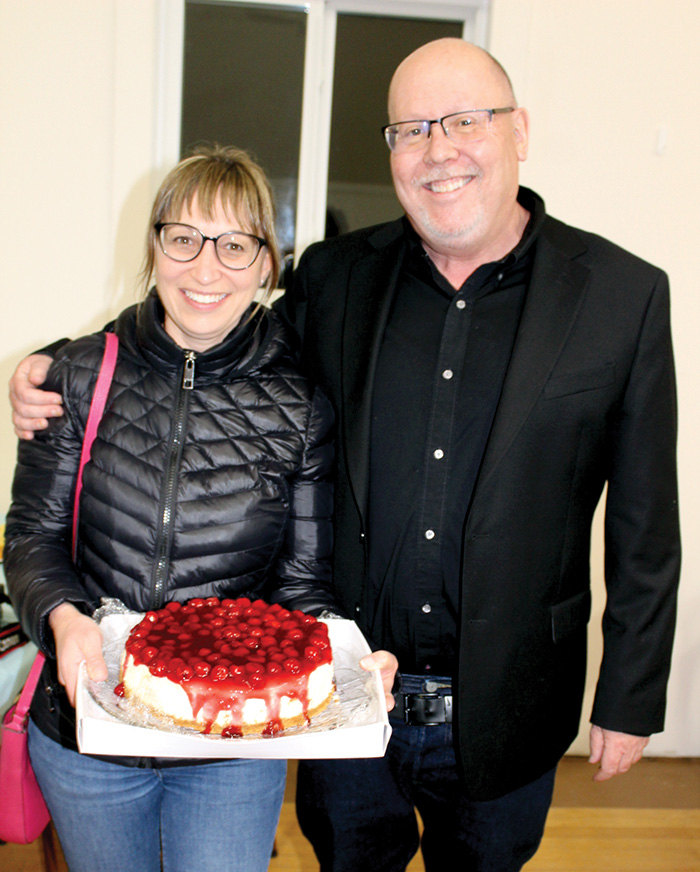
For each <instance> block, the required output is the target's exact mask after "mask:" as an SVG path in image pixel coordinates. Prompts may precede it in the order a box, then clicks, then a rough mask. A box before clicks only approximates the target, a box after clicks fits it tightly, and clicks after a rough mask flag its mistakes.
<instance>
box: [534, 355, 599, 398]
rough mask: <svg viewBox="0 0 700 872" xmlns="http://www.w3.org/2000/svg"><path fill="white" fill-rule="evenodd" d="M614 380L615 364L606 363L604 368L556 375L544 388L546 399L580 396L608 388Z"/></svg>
mask: <svg viewBox="0 0 700 872" xmlns="http://www.w3.org/2000/svg"><path fill="white" fill-rule="evenodd" d="M614 380H615V364H614V363H606V364H604V365H603V366H598V367H595V369H584V370H580V371H579V372H568V373H564V374H563V375H555V376H552V378H550V379H549V381H548V382H547V384H546V385H545V386H544V397H545V399H548V400H549V399H552V398H553V397H564V396H566V395H567V394H579V393H581V392H582V391H595V390H598V389H599V388H605V387H608V385H611V384H612V383H613V382H614Z"/></svg>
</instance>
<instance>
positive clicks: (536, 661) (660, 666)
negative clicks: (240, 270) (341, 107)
mask: <svg viewBox="0 0 700 872" xmlns="http://www.w3.org/2000/svg"><path fill="white" fill-rule="evenodd" d="M389 119H390V122H391V123H390V124H389V126H388V127H387V128H386V131H385V133H386V139H387V143H388V145H389V147H390V149H391V168H392V174H393V178H394V184H395V187H396V191H397V194H398V197H399V200H400V202H401V204H402V206H403V208H404V210H405V212H406V218H404V219H401V220H399V221H396V222H392V223H389V224H385V225H380V226H379V227H375V228H369V229H367V230H361V231H357V232H355V233H351V234H348V235H346V236H341V237H338V238H336V239H333V240H329V241H326V242H323V243H319V244H316V245H313V246H311V247H310V248H309V249H308V251H307V252H306V253H305V254H304V255H303V257H302V259H301V261H300V264H299V268H298V270H297V272H296V275H295V280H294V284H293V287H292V289H291V290H290V291H289V292H288V293H287V295H285V298H283V301H282V303H281V309H282V310H283V311H284V312H285V314H286V316H287V318H288V319H289V321H290V323H292V324H293V325H294V326H295V329H296V330H297V331H298V333H299V335H300V337H301V339H302V346H301V359H302V362H303V364H304V365H305V366H306V367H307V368H308V371H309V372H310V373H312V374H313V376H314V377H315V378H316V379H317V380H318V381H319V382H320V383H321V385H322V386H323V387H324V388H325V390H326V391H327V393H328V394H329V396H330V397H331V399H332V401H333V403H334V405H335V408H336V412H337V415H338V421H339V438H338V443H339V444H338V452H339V456H338V468H337V486H336V547H335V586H336V593H337V596H338V598H339V600H340V602H341V603H342V605H343V607H344V608H345V610H346V611H347V612H348V613H349V614H351V615H352V616H353V617H354V618H355V619H356V620H357V622H358V624H359V625H360V627H361V628H362V630H363V631H364V632H365V633H366V634H367V636H368V637H369V638H370V639H371V641H372V643H373V645H374V646H376V647H378V648H385V649H388V650H390V651H392V652H393V653H395V654H396V655H397V656H398V658H399V664H400V669H401V670H402V675H401V679H400V682H401V683H400V687H399V688H398V690H397V693H396V700H397V705H396V709H395V711H394V712H392V715H391V717H392V725H393V734H392V738H391V740H390V743H389V748H388V751H387V755H386V757H385V758H383V759H380V760H348V761H305V762H304V761H303V762H302V763H301V764H300V767H299V778H298V810H299V818H300V823H301V825H302V829H303V830H304V832H305V834H306V835H307V836H308V837H309V838H310V839H311V841H312V843H313V845H314V848H315V850H316V853H317V855H318V857H319V859H320V861H321V869H322V870H324V872H325V870H334V872H340V870H353V872H354V870H357V869H360V868H363V867H364V868H366V869H372V870H386V872H390V870H391V872H393V870H403V869H405V868H406V865H407V863H408V862H409V860H410V858H411V857H412V855H413V854H414V853H415V851H416V850H417V847H418V831H417V827H416V822H415V813H414V806H415V807H417V808H418V810H419V811H420V814H421V817H422V819H423V823H424V827H425V829H424V835H423V840H422V850H423V856H424V860H425V864H426V869H427V870H429V872H433V870H437V869H442V868H444V867H445V866H446V865H448V866H449V867H450V868H463V869H468V870H478V872H511V870H513V872H514V870H518V869H520V868H521V867H522V865H523V864H524V863H525V862H526V861H527V860H528V859H529V858H530V857H531V856H532V855H533V854H534V852H535V851H536V849H537V846H538V844H539V841H540V838H541V835H542V831H543V828H544V822H545V818H546V814H547V810H548V808H549V804H550V802H551V795H552V787H553V781H554V773H555V768H556V765H557V762H558V760H559V759H560V758H561V756H562V755H563V754H564V753H565V751H566V749H567V747H568V746H569V744H570V743H571V741H572V740H573V738H574V737H575V735H576V732H577V729H578V723H579V717H580V709H581V699H582V695H583V687H584V673H585V662H586V624H587V621H588V618H589V613H590V587H589V547H590V530H591V521H592V516H593V512H594V509H595V506H596V504H597V502H598V499H599V497H600V495H601V492H602V490H603V487H604V485H605V484H606V482H607V486H608V495H607V503H606V584H607V591H608V600H607V606H606V611H605V617H604V633H605V653H604V659H603V663H602V666H601V672H600V677H599V681H598V689H597V693H596V700H595V704H594V710H593V715H592V722H593V726H592V728H591V758H590V759H591V762H592V763H594V764H597V765H598V766H599V769H598V772H597V774H596V779H597V780H603V779H606V778H609V777H611V776H613V775H614V774H616V773H618V772H624V771H625V770H627V769H629V767H630V766H631V765H632V764H633V763H634V762H636V761H637V760H638V759H639V758H640V756H641V754H642V750H643V748H644V747H645V745H646V744H647V741H648V738H647V737H648V736H649V735H650V734H651V733H653V732H656V731H659V730H661V729H662V728H663V717H664V707H665V687H666V682H667V677H668V670H669V662H670V652H671V645H672V637H673V627H674V620H675V594H676V587H677V582H678V573H679V561H680V556H679V555H680V545H679V531H678V514H677V492H676V473H675V426H676V425H675V415H676V413H675V392H674V373H673V359H672V350H671V340H670V329H669V311H668V306H669V303H668V283H667V279H666V276H665V275H664V274H663V273H662V272H661V271H660V270H658V269H656V268H654V267H652V266H650V265H649V264H646V263H644V262H643V261H641V260H639V259H638V258H636V257H633V256H632V255H630V254H629V253H627V252H624V251H622V250H621V249H619V248H617V247H615V246H614V245H612V244H611V243H609V242H607V241H605V240H603V239H601V238H599V237H596V236H593V235H591V234H588V233H584V232H582V231H578V230H575V229H573V228H571V227H568V226H566V225H564V224H562V223H561V222H559V221H556V220H554V219H553V218H550V217H549V216H547V215H546V214H545V209H544V204H543V202H542V200H541V199H540V198H539V197H538V196H537V195H536V194H534V193H533V192H532V191H528V190H527V189H525V188H520V187H519V185H518V164H519V162H520V161H523V160H525V158H526V156H527V146H528V117H527V113H526V112H525V110H523V109H521V108H518V107H517V105H516V102H515V98H514V96H513V92H512V88H511V85H510V82H509V80H508V77H507V75H506V74H505V72H504V71H503V69H502V68H501V67H500V65H498V64H497V62H496V61H494V59H493V58H491V56H490V55H488V54H487V53H486V52H484V51H482V50H481V49H478V48H476V47H475V46H472V45H470V44H468V43H465V42H463V41H461V40H456V39H443V40H438V41H436V42H433V43H428V44H427V45H425V46H423V47H421V48H419V49H418V50H417V51H415V52H413V53H412V54H411V55H409V57H408V58H407V59H406V60H404V61H403V62H402V64H401V65H400V66H399V67H398V69H397V71H396V73H395V75H394V78H393V79H392V82H391V87H390V91H389ZM34 362H36V361H34ZM32 365H33V364H32V360H31V359H30V361H28V362H25V364H24V365H23V370H24V372H25V373H26V372H28V371H31V369H32ZM41 378H42V375H41V373H40V372H38V371H37V374H35V376H34V380H35V382H38V381H40V380H41ZM21 385H22V381H21V379H20V378H19V377H17V378H15V380H14V383H13V389H12V390H13V393H14V394H16V395H21V396H22V397H23V398H24V402H22V401H18V400H16V401H15V402H16V412H15V426H16V429H17V430H18V432H20V431H25V430H26V429H27V428H29V427H30V426H33V424H32V422H31V420H30V419H31V418H35V417H39V415H37V414H35V413H34V412H33V411H32V407H31V405H30V404H29V401H30V400H35V401H36V399H37V395H36V393H32V392H31V391H30V390H28V389H27V387H26V379H25V383H24V384H23V385H22V386H21ZM54 399H55V398H54ZM51 410H54V411H55V407H53V406H50V407H49V411H51Z"/></svg>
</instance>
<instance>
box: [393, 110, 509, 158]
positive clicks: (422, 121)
mask: <svg viewBox="0 0 700 872" xmlns="http://www.w3.org/2000/svg"><path fill="white" fill-rule="evenodd" d="M515 109H516V107H515V106H502V107H500V108H498V109H462V111H461V112H450V114H449V115H443V116H442V118H409V119H408V120H407V121H394V122H393V123H391V124H385V125H384V126H383V127H382V135H383V136H384V141H385V142H386V144H387V145H388V146H389V150H390V151H393V150H394V149H393V148H392V147H391V146H390V145H389V136H388V131H389V128H391V127H398V126H399V124H427V125H428V131H427V138H428V139H430V132H431V130H432V129H433V124H439V125H440V127H442V132H443V133H444V134H445V136H446V137H447V138H448V139H449V138H450V134H449V133H448V132H447V129H446V128H445V125H444V123H443V122H444V121H445V120H446V119H447V118H454V117H455V116H456V115H468V114H469V113H470V112H488V113H489V124H490V123H491V121H492V119H493V116H494V115H504V114H506V113H508V112H515Z"/></svg>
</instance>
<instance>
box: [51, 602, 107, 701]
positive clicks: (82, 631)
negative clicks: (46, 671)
mask: <svg viewBox="0 0 700 872" xmlns="http://www.w3.org/2000/svg"><path fill="white" fill-rule="evenodd" d="M49 626H50V627H51V629H52V631H53V636H54V640H55V642H56V660H57V661H58V680H59V681H60V682H61V684H62V685H63V686H64V687H65V689H66V693H67V694H68V699H69V700H70V703H71V705H72V706H75V688H76V685H77V682H78V668H79V666H80V664H81V663H82V661H83V660H84V661H85V663H86V665H87V671H88V675H89V676H90V678H91V679H92V680H93V681H104V680H105V679H106V678H107V664H106V663H105V660H104V657H103V656H102V631H101V630H100V628H99V627H98V626H97V624H96V623H95V622H94V621H93V620H92V618H88V616H87V615H84V614H82V612H79V611H78V609H76V607H75V606H74V605H71V604H70V603H61V605H60V606H56V608H55V609H54V610H53V611H52V612H51V613H50V615H49Z"/></svg>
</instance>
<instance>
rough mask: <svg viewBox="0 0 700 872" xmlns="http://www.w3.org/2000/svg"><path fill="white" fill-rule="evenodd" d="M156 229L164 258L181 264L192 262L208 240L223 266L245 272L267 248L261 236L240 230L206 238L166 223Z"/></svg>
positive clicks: (195, 230)
mask: <svg viewBox="0 0 700 872" xmlns="http://www.w3.org/2000/svg"><path fill="white" fill-rule="evenodd" d="M155 228H156V233H157V234H158V242H159V243H160V247H161V249H162V251H163V254H165V255H167V256H168V257H169V258H171V259H172V260H178V261H180V263H187V262H188V261H190V260H194V259H195V257H197V255H198V254H199V252H200V251H201V250H202V249H203V248H204V243H205V242H206V241H207V240H209V239H210V240H211V241H212V242H213V243H214V250H215V251H216V256H217V257H218V258H219V261H220V262H221V264H222V265H223V266H225V267H227V269H248V267H249V266H252V265H253V264H254V263H255V260H256V258H257V256H258V254H260V249H261V248H262V247H263V245H267V243H266V242H265V240H264V239H262V238H261V237H260V236H253V235H252V234H251V233H243V232H241V231H239V230H230V231H229V232H228V233H220V234H219V235H218V236H205V235H204V234H203V233H201V232H200V231H199V230H197V228H196V227H191V226H190V225H189V224H173V223H171V222H168V223H164V224H156V225H155Z"/></svg>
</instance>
